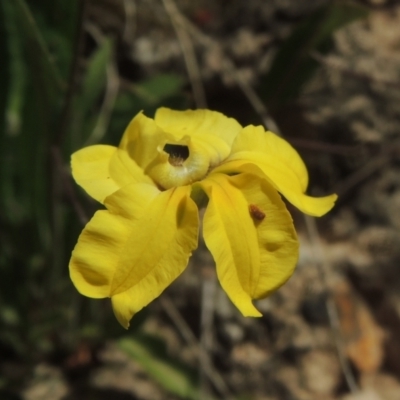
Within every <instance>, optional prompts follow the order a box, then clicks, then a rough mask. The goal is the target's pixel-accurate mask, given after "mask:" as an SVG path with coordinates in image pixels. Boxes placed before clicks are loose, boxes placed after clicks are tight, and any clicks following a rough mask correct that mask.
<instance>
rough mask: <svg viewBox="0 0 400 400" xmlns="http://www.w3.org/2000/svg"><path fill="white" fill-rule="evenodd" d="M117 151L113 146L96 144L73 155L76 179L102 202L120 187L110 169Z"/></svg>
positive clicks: (92, 195) (73, 169) (73, 171)
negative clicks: (111, 161) (112, 176)
mask: <svg viewBox="0 0 400 400" xmlns="http://www.w3.org/2000/svg"><path fill="white" fill-rule="evenodd" d="M116 151H117V148H116V147H113V146H106V145H96V146H89V147H85V148H83V149H81V150H79V151H77V152H75V153H74V154H72V157H71V167H72V175H73V177H74V179H75V181H76V182H77V183H78V185H80V186H82V187H83V189H85V191H86V192H87V193H88V194H89V195H90V196H91V197H93V198H94V199H96V200H97V201H99V202H100V203H102V202H103V201H104V199H105V198H106V197H107V196H109V195H110V194H111V193H114V192H115V191H117V190H118V189H119V185H118V184H117V183H116V182H115V181H114V180H113V179H112V178H111V176H110V171H109V164H110V160H111V159H112V158H113V156H114V154H115V152H116Z"/></svg>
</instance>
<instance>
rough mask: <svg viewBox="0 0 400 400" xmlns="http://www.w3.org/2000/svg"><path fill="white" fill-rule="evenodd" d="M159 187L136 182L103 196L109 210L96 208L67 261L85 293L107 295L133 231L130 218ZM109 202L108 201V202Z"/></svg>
mask: <svg viewBox="0 0 400 400" xmlns="http://www.w3.org/2000/svg"><path fill="white" fill-rule="evenodd" d="M158 193H159V191H158V190H157V189H156V188H155V187H154V186H151V185H145V184H135V185H130V186H127V187H125V188H123V189H120V190H118V191H117V192H115V193H114V194H113V195H112V196H111V197H110V198H108V199H107V200H106V205H107V206H108V208H109V210H102V211H97V212H96V214H95V215H94V216H93V218H92V219H91V220H90V221H89V222H88V224H87V225H86V227H85V229H84V230H83V231H82V233H81V235H80V236H79V239H78V243H77V244H76V246H75V249H74V251H73V252H72V256H71V261H70V264H69V269H70V275H71V279H72V282H73V283H74V285H75V287H76V288H77V289H78V291H79V292H80V293H81V294H83V295H85V296H88V297H92V298H103V297H109V296H110V291H111V283H112V280H113V278H114V274H115V268H116V265H117V264H118V262H119V259H120V256H121V252H122V251H123V250H124V248H125V246H126V242H127V240H128V238H129V236H130V234H131V231H132V220H135V219H137V218H139V217H140V215H142V214H143V213H144V212H145V210H146V209H147V207H148V205H149V203H150V202H151V201H152V200H153V199H154V198H155V197H156V196H157V195H158ZM108 203H110V204H108Z"/></svg>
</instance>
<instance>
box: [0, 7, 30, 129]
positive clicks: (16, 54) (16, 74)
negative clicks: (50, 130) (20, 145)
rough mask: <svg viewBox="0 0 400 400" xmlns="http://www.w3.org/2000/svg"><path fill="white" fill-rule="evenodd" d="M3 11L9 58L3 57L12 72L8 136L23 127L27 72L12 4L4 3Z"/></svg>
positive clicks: (8, 104)
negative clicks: (22, 117) (22, 115)
mask: <svg viewBox="0 0 400 400" xmlns="http://www.w3.org/2000/svg"><path fill="white" fill-rule="evenodd" d="M3 11H4V23H5V29H6V33H7V34H6V35H5V37H6V38H7V44H8V54H9V57H4V58H3V57H2V59H3V60H8V61H9V68H10V71H12V73H11V74H10V76H9V77H10V78H9V81H8V99H7V105H6V110H5V117H6V127H5V129H6V132H7V134H9V135H17V134H18V132H19V130H20V127H21V113H22V107H23V104H24V90H25V87H26V78H27V77H26V74H27V70H26V63H25V62H24V58H23V49H22V43H21V38H20V35H19V32H18V29H17V26H16V24H15V14H14V12H15V10H14V8H13V7H12V5H11V3H10V2H8V1H6V2H4V3H3ZM5 86H7V85H5Z"/></svg>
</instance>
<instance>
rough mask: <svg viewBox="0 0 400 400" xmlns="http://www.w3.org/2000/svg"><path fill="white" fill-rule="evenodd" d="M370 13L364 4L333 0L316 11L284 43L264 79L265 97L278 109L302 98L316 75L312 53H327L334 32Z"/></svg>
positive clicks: (263, 96)
mask: <svg viewBox="0 0 400 400" xmlns="http://www.w3.org/2000/svg"><path fill="white" fill-rule="evenodd" d="M366 15H367V10H366V9H365V8H364V7H361V6H358V5H355V4H345V3H333V4H330V5H328V6H325V7H323V8H321V9H319V10H317V11H316V12H315V13H313V14H312V15H311V16H310V17H309V18H308V19H307V20H306V21H304V22H303V23H301V24H300V25H299V26H298V27H297V28H296V29H295V30H294V31H293V33H292V34H291V35H290V37H289V38H288V39H287V40H286V42H285V43H284V44H283V45H282V47H281V48H280V50H279V51H278V53H277V54H276V57H275V59H274V62H273V63H272V66H271V68H270V70H269V71H268V72H267V74H265V75H264V76H263V77H262V78H261V84H260V87H259V92H260V95H261V97H262V98H263V99H264V100H265V101H266V102H267V103H268V104H269V107H270V108H271V109H275V108H277V107H279V106H281V105H283V104H285V103H288V102H289V101H292V100H294V99H295V98H297V97H298V95H299V94H300V92H301V89H302V87H303V85H304V84H305V83H306V82H307V81H308V80H309V79H310V78H311V77H312V75H313V74H314V72H315V71H316V69H317V68H318V63H317V62H316V61H314V60H313V59H312V58H311V57H310V52H312V51H315V50H317V51H319V52H321V53H326V52H327V51H328V50H329V49H330V48H331V41H330V39H331V37H332V34H333V33H334V32H335V31H336V30H337V29H339V28H341V27H343V26H344V25H346V24H348V23H350V22H352V21H354V20H356V19H359V18H363V17H365V16H366Z"/></svg>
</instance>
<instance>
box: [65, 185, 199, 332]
mask: <svg viewBox="0 0 400 400" xmlns="http://www.w3.org/2000/svg"><path fill="white" fill-rule="evenodd" d="M105 205H106V207H107V208H108V210H107V211H100V212H98V213H96V214H95V216H94V217H93V219H92V220H91V221H90V222H89V224H88V225H87V226H86V228H85V229H84V231H83V232H82V234H81V236H80V238H79V240H78V244H77V245H76V247H75V249H74V251H73V254H72V259H71V262H70V274H71V279H72V281H73V282H74V284H75V286H76V287H77V289H78V290H79V292H80V293H82V294H84V295H86V296H89V297H95V298H100V297H107V296H109V297H112V302H113V308H114V312H115V315H116V317H117V319H118V321H119V322H120V323H121V324H122V325H123V326H124V327H128V325H129V320H130V319H131V318H132V316H133V314H134V313H136V312H137V311H139V310H140V309H142V308H143V307H144V306H146V305H147V304H148V303H149V302H150V301H152V300H153V299H154V298H156V297H157V296H158V295H159V294H160V293H161V292H162V291H163V290H164V289H165V288H166V287H167V286H168V285H169V284H170V283H171V282H172V281H173V280H174V279H176V278H177V277H178V276H179V275H180V274H181V273H182V271H183V270H184V269H185V267H186V265H187V262H188V259H189V257H190V255H191V253H192V251H193V250H194V249H195V248H196V247H197V235H198V211H197V207H196V204H195V203H194V202H193V200H192V199H191V198H190V187H188V186H186V187H179V188H174V189H171V190H169V191H164V192H159V191H158V190H157V189H156V188H155V187H154V186H152V185H146V184H133V185H129V186H126V187H124V188H122V189H120V190H119V191H117V192H116V193H114V194H113V195H111V196H109V197H108V198H107V199H106V201H105Z"/></svg>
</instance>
